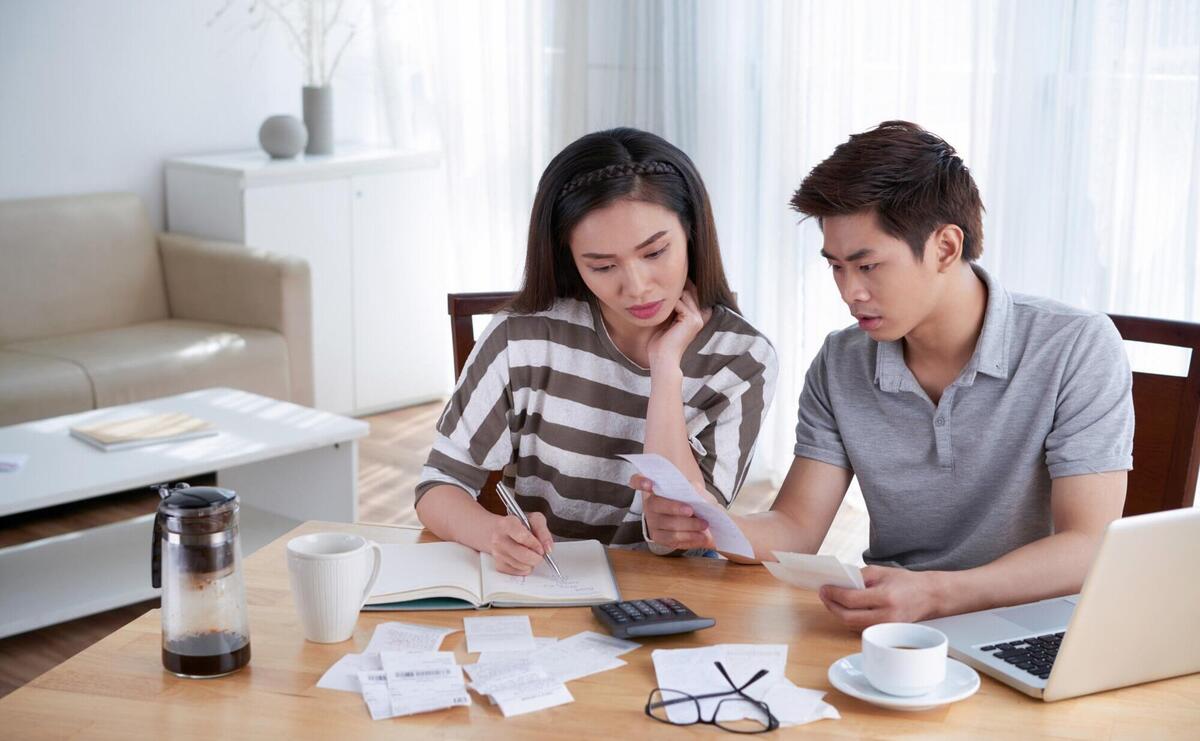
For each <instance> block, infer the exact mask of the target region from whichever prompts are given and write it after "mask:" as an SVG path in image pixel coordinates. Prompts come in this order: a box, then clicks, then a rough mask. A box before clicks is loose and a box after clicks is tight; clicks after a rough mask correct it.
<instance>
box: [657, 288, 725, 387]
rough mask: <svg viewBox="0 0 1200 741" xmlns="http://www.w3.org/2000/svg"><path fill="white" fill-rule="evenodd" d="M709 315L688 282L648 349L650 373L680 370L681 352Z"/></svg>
mask: <svg viewBox="0 0 1200 741" xmlns="http://www.w3.org/2000/svg"><path fill="white" fill-rule="evenodd" d="M711 316H712V311H711V310H710V309H701V308H700V304H699V301H698V299H697V298H696V287H695V286H694V285H692V283H691V281H688V283H687V285H686V286H684V289H683V294H682V295H680V297H679V301H677V302H676V303H675V311H674V313H673V314H672V315H671V318H670V319H668V320H666V321H665V322H663V323H662V325H661V326H660V327H659V328H658V331H656V332H655V333H654V336H653V337H651V338H650V345H649V347H648V348H647V350H648V352H649V355H650V371H651V373H653V372H654V371H655V370H656V369H660V370H666V369H676V370H678V369H679V363H680V361H682V360H683V352H684V350H686V349H687V347H688V345H690V344H691V343H692V340H694V339H696V335H698V334H700V330H701V329H702V328H703V327H704V324H705V323H706V322H707V321H708V319H709V317H711Z"/></svg>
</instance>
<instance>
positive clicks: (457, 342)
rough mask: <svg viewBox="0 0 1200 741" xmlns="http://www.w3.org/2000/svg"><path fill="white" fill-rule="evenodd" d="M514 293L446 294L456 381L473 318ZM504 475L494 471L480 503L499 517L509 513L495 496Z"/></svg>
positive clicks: (468, 346)
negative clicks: (498, 483)
mask: <svg viewBox="0 0 1200 741" xmlns="http://www.w3.org/2000/svg"><path fill="white" fill-rule="evenodd" d="M515 295H516V294H515V293H512V292H506V291H493V292H487V293H449V294H446V310H447V311H448V312H449V314H450V337H451V340H452V341H453V343H454V378H455V379H457V378H458V377H459V376H461V375H462V372H463V367H464V366H465V365H466V364H467V358H468V357H469V356H470V355H471V350H472V349H473V348H474V347H475V324H474V322H473V321H472V320H473V318H474V317H476V316H479V315H484V314H495V313H496V311H497V310H499V309H500V308H501V307H503V306H504V305H505V304H507V303H508V302H509V301H511V300H512V298H513V296H515ZM502 475H503V472H501V471H492V473H491V474H490V475H489V476H488V480H487V483H485V484H484V485H483V488H482V489H481V490H480V493H479V503H480V504H481V505H483V508H484V509H486V510H487V511H488V512H491V513H493V514H497V515H504V514H507V510H506V509H505V508H504V502H502V501H501V500H500V495H499V494H497V493H496V483H497V482H498V481H500V478H501V476H502Z"/></svg>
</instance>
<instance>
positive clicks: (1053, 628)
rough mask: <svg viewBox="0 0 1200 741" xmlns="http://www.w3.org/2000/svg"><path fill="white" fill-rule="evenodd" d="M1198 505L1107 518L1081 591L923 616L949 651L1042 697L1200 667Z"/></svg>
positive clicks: (1086, 691) (1075, 694)
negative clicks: (945, 641)
mask: <svg viewBox="0 0 1200 741" xmlns="http://www.w3.org/2000/svg"><path fill="white" fill-rule="evenodd" d="M1197 568H1200V509H1197V508H1190V507H1189V508H1186V509H1176V510H1169V511H1166V512H1155V513H1153V514H1148V515H1138V516H1135V517H1125V518H1122V519H1119V520H1116V521H1114V522H1112V523H1111V524H1109V526H1108V529H1107V530H1106V531H1105V533H1104V540H1103V542H1102V543H1101V545H1100V549H1099V551H1098V552H1097V554H1096V560H1095V561H1094V562H1093V563H1092V568H1091V570H1090V571H1089V572H1088V575H1087V579H1086V580H1084V583H1083V591H1082V592H1080V593H1079V594H1077V595H1073V596H1070V597H1056V598H1054V599H1047V600H1042V601H1041V602H1031V603H1029V604H1024V605H1017V606H1016V607H1003V608H996V609H991V610H982V611H980V612H972V613H967V614H965V615H955V616H953V617H945V618H938V619H936V620H926V621H925V622H923V623H922V625H928V626H930V627H933V628H937V629H938V630H940V631H942V632H943V633H945V634H946V636H947V638H949V641H950V655H951V656H952V657H954V658H956V659H958V660H959V661H962V662H964V663H966V664H969V665H970V666H973V667H975V668H976V669H977V670H979V671H981V672H983V673H984V674H987V675H988V676H991V677H994V678H995V679H997V680H999V681H1001V682H1003V683H1005V684H1007V685H1009V686H1010V687H1013V688H1015V689H1017V690H1020V691H1021V692H1024V693H1025V694H1027V695H1029V696H1031V697H1037V698H1041V699H1042V700H1045V701H1046V702H1052V701H1054V700H1063V699H1066V698H1068V697H1078V696H1080V695H1087V694H1090V693H1092V692H1101V691H1103V690H1108V689H1113V688H1116V687H1126V686H1128V685H1131V684H1140V683H1142V682H1151V681H1153V680H1156V679H1166V678H1167V677H1175V676H1179V675H1181V674H1191V673H1193V672H1200V640H1198V639H1197V630H1200V579H1198V578H1197V577H1196V569H1197Z"/></svg>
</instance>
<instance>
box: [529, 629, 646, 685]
mask: <svg viewBox="0 0 1200 741" xmlns="http://www.w3.org/2000/svg"><path fill="white" fill-rule="evenodd" d="M589 632H590V631H589ZM582 635H584V634H582V633H580V634H576V635H574V636H571V637H570V638H564V639H563V640H561V641H559V642H557V643H555V644H553V645H550V646H546V647H544V648H539V649H538V650H537V651H534V652H533V653H532V654H530V656H529V661H530V662H531V663H532V664H533V665H535V666H537V667H539V668H541V669H542V670H543V671H545V672H546V674H548V675H549V676H551V677H553V678H554V679H557V680H558V681H560V682H564V683H565V682H570V681H571V680H573V679H580V678H581V677H586V676H588V675H589V674H596V673H598V672H604V671H608V670H609V669H617V668H619V667H622V666H625V662H624V661H622V660H621V659H618V658H617V650H616V649H614V648H613V647H611V646H601V645H598V644H597V643H596V642H595V641H593V640H589V639H588V638H586V637H585V638H580V636H582ZM623 643H629V641H623ZM636 646H637V644H634V647H635V648H636ZM625 650H632V649H625ZM625 650H621V651H620V653H625Z"/></svg>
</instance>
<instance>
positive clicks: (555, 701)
mask: <svg viewBox="0 0 1200 741" xmlns="http://www.w3.org/2000/svg"><path fill="white" fill-rule="evenodd" d="M492 700H493V701H494V702H495V703H496V704H497V705H499V706H500V712H502V713H504V717H505V718H511V717H512V716H514V715H523V714H525V713H532V712H534V711H535V710H545V709H546V708H552V707H555V706H557V705H565V704H567V703H568V702H574V701H575V698H574V697H572V696H571V691H570V690H568V689H567V686H566V685H565V684H563V683H562V682H559V681H558V680H555V679H549V678H543V679H536V680H532V681H527V682H521V683H516V684H513V685H512V686H510V687H507V688H505V689H504V690H501V691H499V692H497V693H495V694H494V695H493V696H492Z"/></svg>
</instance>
